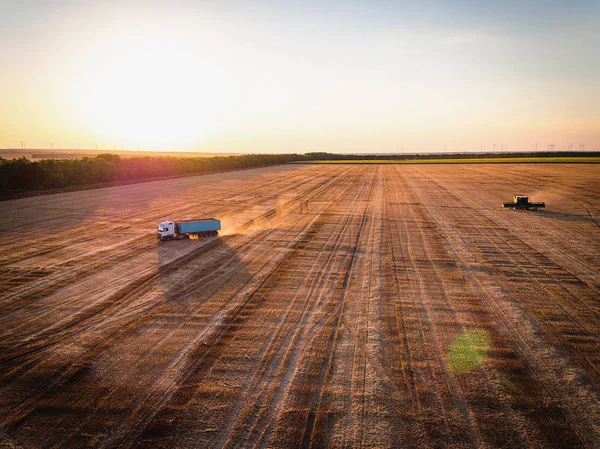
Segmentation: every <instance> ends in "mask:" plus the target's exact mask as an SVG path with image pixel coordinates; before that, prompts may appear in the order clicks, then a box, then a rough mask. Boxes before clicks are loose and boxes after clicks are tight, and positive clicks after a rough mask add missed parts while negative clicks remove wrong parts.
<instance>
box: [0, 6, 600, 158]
mask: <svg viewBox="0 0 600 449" xmlns="http://www.w3.org/2000/svg"><path fill="white" fill-rule="evenodd" d="M599 24H600V1H598V0H589V1H585V0H584V1H578V0H565V1H551V0H529V1H525V0H503V1H476V0H460V1H452V2H451V1H440V0H421V1H416V0H410V1H377V0H370V1H353V0H347V1H323V0H321V1H317V0H314V1H310V0H309V1H303V2H300V1H298V2H291V1H290V2H286V1H260V2H259V1H256V2H254V1H227V0H219V1H202V0H198V1H191V0H190V1H183V0H182V1H152V0H146V1H136V0H118V1H109V0H104V1H76V0H73V1H53V0H38V1H34V0H19V1H14V0H0V67H1V70H0V148H20V146H21V141H24V142H25V145H26V146H27V147H28V148H49V147H50V145H51V143H52V144H53V146H54V148H58V146H59V145H60V146H61V148H90V149H93V148H95V145H98V147H99V148H106V149H113V148H117V149H120V148H121V146H123V148H125V149H136V148H139V149H140V150H141V149H157V150H194V151H210V152H215V151H224V152H277V153H282V152H308V151H330V152H360V153H368V152H383V153H393V152H400V151H401V150H402V149H403V151H440V150H441V151H443V150H444V145H447V150H448V151H462V150H467V151H479V150H480V149H481V146H482V145H483V149H484V150H492V149H493V145H494V143H495V144H496V147H497V149H500V147H501V145H504V148H505V149H509V150H527V149H535V145H536V142H538V143H539V148H540V149H545V148H546V146H547V145H548V144H549V143H554V144H556V148H557V149H563V148H566V147H567V146H568V145H570V144H573V145H574V146H578V145H579V144H580V143H584V144H585V148H586V149H600V25H599Z"/></svg>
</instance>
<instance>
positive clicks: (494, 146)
mask: <svg viewBox="0 0 600 449" xmlns="http://www.w3.org/2000/svg"><path fill="white" fill-rule="evenodd" d="M495 152H496V144H494V153H495Z"/></svg>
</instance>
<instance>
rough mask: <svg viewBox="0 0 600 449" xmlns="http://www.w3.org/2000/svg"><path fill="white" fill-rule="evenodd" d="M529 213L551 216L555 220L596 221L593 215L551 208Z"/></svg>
mask: <svg viewBox="0 0 600 449" xmlns="http://www.w3.org/2000/svg"><path fill="white" fill-rule="evenodd" d="M527 212H528V213H530V214H534V215H539V216H540V217H546V218H553V219H555V220H563V221H569V222H586V221H587V222H592V223H596V220H594V218H593V217H591V216H590V215H589V214H568V213H565V212H556V211H551V210H530V211H527Z"/></svg>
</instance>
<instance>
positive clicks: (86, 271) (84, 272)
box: [3, 177, 336, 339]
mask: <svg viewBox="0 0 600 449" xmlns="http://www.w3.org/2000/svg"><path fill="white" fill-rule="evenodd" d="M335 179H336V177H333V178H332V179H327V178H326V179H324V180H323V181H321V182H319V183H318V184H317V185H316V186H314V187H309V188H308V189H307V190H304V191H302V192H301V193H299V194H297V195H295V196H294V197H292V198H291V199H289V200H287V201H285V202H284V203H282V204H279V205H278V206H275V207H273V208H271V209H269V210H268V211H267V212H265V213H263V214H261V217H267V216H269V214H272V213H276V211H277V210H279V209H281V208H282V207H285V206H286V205H289V204H293V203H294V202H295V201H298V199H299V198H302V197H305V196H307V195H309V194H310V193H311V192H312V191H313V190H317V191H318V190H319V189H322V188H326V187H327V186H328V185H330V184H331V183H332V182H335ZM259 201H260V200H259ZM257 218H259V217H254V218H253V219H252V220H250V221H249V222H246V223H245V224H243V225H241V226H239V227H238V228H237V230H236V232H242V231H244V230H245V229H247V228H248V227H249V225H250V224H251V223H252V221H253V220H256V219H257ZM124 247H125V246H124ZM139 247H140V251H133V252H129V251H127V252H126V253H125V254H119V253H117V255H115V256H114V257H113V258H112V260H104V259H103V258H101V260H100V262H99V265H96V266H94V265H92V266H91V267H85V266H84V267H82V268H81V269H80V270H77V272H76V273H77V274H75V275H74V279H72V280H73V281H75V282H78V281H80V280H82V279H85V278H87V277H89V276H90V275H91V274H94V273H97V272H100V271H102V269H103V268H105V267H107V266H110V264H111V263H112V262H121V263H122V262H124V261H125V260H128V259H131V258H132V257H134V256H136V255H138V254H140V253H142V252H143V251H144V250H145V249H148V248H153V247H155V245H153V246H151V247H149V246H148V244H147V243H146V242H144V243H143V244H141V245H139ZM59 276H60V275H59ZM59 279H60V280H59V282H58V283H55V284H54V285H53V286H52V285H51V286H48V285H46V283H43V284H42V285H41V286H39V287H38V289H37V291H38V292H39V293H37V294H36V293H35V291H31V289H28V290H26V291H25V293H21V294H20V295H18V296H17V297H16V299H19V298H20V299H21V301H20V302H18V303H17V304H16V306H19V305H24V304H23V301H26V303H27V305H28V306H29V305H31V303H32V300H33V301H35V300H36V298H37V299H43V298H44V297H45V296H46V295H44V292H47V291H50V292H52V291H56V290H59V289H62V288H64V287H67V286H69V285H70V284H72V283H73V282H70V281H69V279H68V278H67V279H65V276H60V277H59ZM125 288H126V287H125ZM117 294H118V293H117ZM9 298H10V296H9ZM16 299H15V300H16ZM109 299H110V298H109ZM79 301H80V300H79V298H78V297H77V296H76V295H72V298H71V299H67V302H65V301H62V302H60V303H56V302H53V303H52V304H50V305H48V306H47V307H46V308H45V309H46V310H48V314H50V313H52V312H53V310H54V309H56V308H57V307H61V308H65V307H67V306H68V305H69V303H78V302H79ZM15 309H17V310H18V307H13V310H15ZM36 309H37V310H39V311H42V310H44V308H40V307H39V306H38V307H36ZM5 312H6V311H5ZM46 315H47V314H46ZM46 315H41V316H37V317H34V318H32V319H35V320H40V319H43V318H44V317H45V316H46ZM80 316H81V315H80ZM9 318H10V315H9V314H7V313H4V314H3V319H9ZM30 326H31V323H30V322H22V323H21V324H20V327H21V328H27V327H30ZM56 326H58V324H57V325H55V327H56ZM17 331H18V330H13V329H11V330H10V333H11V334H17ZM17 335H18V334H17ZM18 338H19V339H21V338H22V337H21V336H20V335H19V337H18Z"/></svg>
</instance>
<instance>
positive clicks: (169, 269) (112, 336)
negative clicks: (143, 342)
mask: <svg viewBox="0 0 600 449" xmlns="http://www.w3.org/2000/svg"><path fill="white" fill-rule="evenodd" d="M268 232H273V231H272V230H271V231H268ZM246 240H247V244H251V243H252V242H253V237H252V236H250V237H249V238H248V239H246ZM193 256H194V254H191V255H189V256H184V257H186V258H190V257H193ZM176 262H177V266H175V267H168V268H167V269H166V271H168V272H170V271H175V270H176V269H178V268H179V267H180V266H182V265H183V264H185V263H187V259H186V260H182V259H178V260H177V261H176ZM171 268H173V270H171ZM164 273H165V272H163V274H164ZM151 275H152V274H151ZM153 305H156V304H153ZM133 319H134V320H135V316H134V317H133ZM119 324H121V326H122V325H124V324H125V323H123V322H121V323H119ZM114 337H115V335H110V334H109V335H108V336H107V340H110V339H111V338H114ZM98 347H99V348H102V347H105V344H104V343H103V344H99V345H98ZM95 356H97V353H95V351H93V350H92V351H91V353H89V354H88V355H87V359H88V360H89V359H91V360H93V359H94V358H95ZM85 363H88V362H83V361H81V360H80V361H79V362H78V365H82V364H85ZM76 372H77V371H76ZM72 374H73V372H72V370H67V373H66V374H65V376H61V377H60V378H59V381H58V382H57V383H65V382H66V381H67V380H68V377H69V376H70V375H72Z"/></svg>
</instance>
